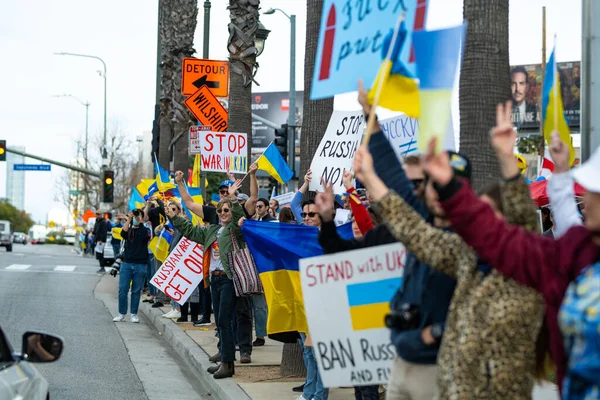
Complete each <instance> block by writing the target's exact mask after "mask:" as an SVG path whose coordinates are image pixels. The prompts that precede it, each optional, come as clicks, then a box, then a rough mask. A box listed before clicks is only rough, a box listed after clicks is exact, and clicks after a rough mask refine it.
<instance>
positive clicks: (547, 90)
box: [542, 47, 575, 165]
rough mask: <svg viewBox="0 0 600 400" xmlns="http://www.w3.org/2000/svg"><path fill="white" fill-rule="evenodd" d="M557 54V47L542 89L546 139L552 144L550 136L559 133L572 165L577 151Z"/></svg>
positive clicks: (547, 68) (548, 66)
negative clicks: (564, 105) (564, 102)
mask: <svg viewBox="0 0 600 400" xmlns="http://www.w3.org/2000/svg"><path fill="white" fill-rule="evenodd" d="M555 52H556V47H555V48H554V49H552V54H550V59H549V60H548V63H547V64H546V76H545V78H544V87H543V89H542V123H543V126H544V138H546V143H550V135H551V134H552V132H553V131H558V133H559V134H560V139H561V140H562V141H563V142H564V143H565V144H566V145H567V146H569V165H572V164H573V161H574V160H575V149H573V144H572V143H571V132H570V131H569V125H568V124H567V120H566V118H565V111H564V108H563V102H562V92H561V88H560V78H559V74H558V65H557V64H556V57H555Z"/></svg>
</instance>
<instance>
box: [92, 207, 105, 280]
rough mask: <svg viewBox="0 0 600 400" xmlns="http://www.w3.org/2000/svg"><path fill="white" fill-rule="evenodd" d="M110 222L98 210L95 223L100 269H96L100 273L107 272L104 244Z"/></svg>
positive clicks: (97, 256) (95, 239)
mask: <svg viewBox="0 0 600 400" xmlns="http://www.w3.org/2000/svg"><path fill="white" fill-rule="evenodd" d="M108 224H109V222H108V221H107V220H106V219H105V218H104V216H103V215H102V213H101V212H100V211H97V212H96V223H95V224H94V230H93V231H92V232H93V233H94V241H95V242H96V259H97V260H98V262H99V263H100V269H99V270H98V271H96V272H97V273H99V274H103V273H105V272H106V270H105V269H104V245H105V244H106V237H107V234H108Z"/></svg>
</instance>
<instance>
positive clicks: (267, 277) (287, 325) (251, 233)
mask: <svg viewBox="0 0 600 400" xmlns="http://www.w3.org/2000/svg"><path fill="white" fill-rule="evenodd" d="M346 225H352V224H346ZM338 232H339V233H340V236H342V237H343V238H344V239H350V238H352V237H353V236H352V229H351V228H350V229H349V230H348V229H347V227H345V228H344V229H343V230H341V229H339V228H338ZM242 233H243V234H244V239H245V240H246V244H247V245H248V248H249V249H250V251H251V252H252V257H254V261H255V263H256V268H257V269H258V273H259V276H260V280H261V282H262V284H263V288H264V291H265V297H266V299H267V308H268V309H269V313H268V316H267V333H268V334H274V333H281V332H293V331H298V332H307V331H308V324H307V322H306V312H305V311H304V300H303V298H302V285H301V284H300V271H299V261H300V259H301V258H307V257H314V256H319V255H322V254H323V249H322V248H321V246H320V245H319V239H318V237H319V230H318V229H317V228H316V227H314V226H304V225H295V224H283V223H279V224H275V223H269V224H267V223H264V222H259V221H252V220H248V221H246V222H244V225H242Z"/></svg>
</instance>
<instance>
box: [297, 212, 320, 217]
mask: <svg viewBox="0 0 600 400" xmlns="http://www.w3.org/2000/svg"><path fill="white" fill-rule="evenodd" d="M317 215H318V213H316V212H308V213H305V212H303V213H300V216H301V217H302V218H306V217H310V218H314V217H315V216H317Z"/></svg>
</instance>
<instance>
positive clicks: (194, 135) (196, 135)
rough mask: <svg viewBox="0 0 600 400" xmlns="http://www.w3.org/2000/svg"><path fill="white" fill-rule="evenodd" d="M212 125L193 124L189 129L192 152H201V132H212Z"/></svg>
mask: <svg viewBox="0 0 600 400" xmlns="http://www.w3.org/2000/svg"><path fill="white" fill-rule="evenodd" d="M211 130H212V126H204V125H192V126H190V130H189V139H190V140H189V143H190V151H189V153H190V154H200V149H201V147H200V132H206V131H208V132H210V131H211Z"/></svg>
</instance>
